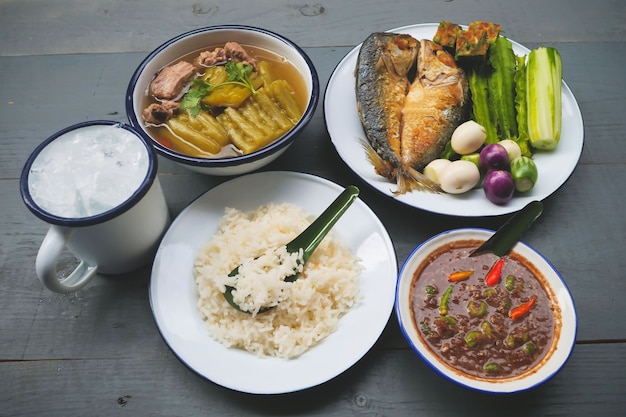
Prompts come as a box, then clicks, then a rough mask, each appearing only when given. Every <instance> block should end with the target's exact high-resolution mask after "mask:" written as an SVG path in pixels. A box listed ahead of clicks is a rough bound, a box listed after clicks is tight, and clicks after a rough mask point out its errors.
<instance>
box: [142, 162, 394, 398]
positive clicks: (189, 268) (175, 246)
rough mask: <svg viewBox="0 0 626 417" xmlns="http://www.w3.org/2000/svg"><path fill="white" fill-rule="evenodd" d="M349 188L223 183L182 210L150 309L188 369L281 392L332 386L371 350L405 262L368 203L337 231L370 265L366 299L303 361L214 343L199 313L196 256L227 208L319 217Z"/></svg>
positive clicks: (244, 179)
mask: <svg viewBox="0 0 626 417" xmlns="http://www.w3.org/2000/svg"><path fill="white" fill-rule="evenodd" d="M341 191H343V187H341V186H339V185H337V184H335V183H332V182H330V181H328V180H325V179H322V178H319V177H315V176H313V175H308V174H302V173H294V172H262V173H255V174H250V175H245V176H241V177H238V178H235V179H232V180H229V181H227V182H225V183H222V184H221V185H218V186H216V187H215V188H212V189H211V190H209V191H207V192H206V193H205V194H203V195H202V196H201V197H199V198H198V199H197V200H195V201H194V202H193V203H191V204H190V205H189V206H188V207H187V208H185V209H184V210H183V211H182V212H181V213H180V215H179V216H178V217H177V218H176V219H175V220H174V222H173V223H172V225H171V227H170V228H169V230H168V231H167V233H166V234H165V236H164V237H163V240H162V242H161V245H160V247H159V250H158V252H157V254H156V258H155V261H154V265H153V269H152V276H151V281H150V304H151V307H152V312H153V315H154V318H155V321H156V324H157V327H158V329H159V331H160V332H161V335H162V336H163V338H164V340H165V342H166V343H167V344H168V346H169V347H170V348H171V349H172V351H173V352H174V353H175V354H176V356H177V357H178V358H179V359H180V360H181V361H182V362H183V363H184V364H186V365H187V366H188V367H189V368H191V369H192V370H193V371H195V372H197V373H198V374H199V375H201V376H203V377H205V378H207V379H209V380H211V381H213V382H215V383H216V384H219V385H222V386H224V387H227V388H230V389H233V390H237V391H241V392H247V393H253V394H280V393H286V392H293V391H298V390H302V389H305V388H309V387H312V386H315V385H319V384H321V383H323V382H326V381H328V380H329V379H332V378H334V377H335V376H337V375H339V374H340V373H342V372H343V371H345V370H346V369H348V368H350V367H351V366H352V365H354V364H355V363H356V362H357V361H358V360H359V359H360V358H361V357H363V355H365V353H367V352H368V351H369V349H370V348H371V347H372V346H373V345H374V343H375V342H376V341H377V340H378V338H379V336H380V334H381V333H382V331H383V329H384V328H385V326H386V324H387V322H388V321H389V317H390V316H391V312H392V310H393V304H394V297H395V286H396V279H397V275H398V264H397V259H396V255H395V251H394V248H393V245H392V242H391V238H390V237H389V234H388V233H387V231H386V230H385V228H384V226H383V224H382V223H381V222H380V220H379V219H378V218H377V217H376V215H375V214H374V212H372V210H371V209H370V208H369V207H368V206H367V205H366V204H365V203H364V202H363V201H362V200H361V199H357V200H355V201H354V203H353V204H352V206H350V208H349V209H348V211H347V212H346V214H345V215H344V216H343V217H342V218H341V219H339V221H338V222H337V224H336V225H335V226H334V228H333V233H336V234H337V236H338V237H339V238H340V239H342V240H343V241H344V242H346V243H347V244H348V245H349V246H350V248H351V250H352V253H354V254H356V255H357V256H358V257H359V258H361V260H362V261H361V263H362V265H363V267H364V271H363V273H362V274H361V276H360V277H359V285H360V291H361V296H362V298H363V299H362V302H361V303H360V304H358V305H356V306H354V307H353V308H352V309H351V310H350V311H349V312H348V313H347V314H346V315H345V316H344V317H343V318H342V319H341V321H340V323H339V327H338V329H337V330H336V331H335V332H334V333H333V334H331V335H329V336H328V337H327V338H326V339H325V340H323V341H322V342H321V343H319V344H318V345H316V346H314V347H312V348H311V349H309V350H308V351H307V352H305V353H304V354H303V355H301V356H300V357H298V358H296V359H291V360H287V359H281V358H269V357H266V358H259V357H257V356H256V355H254V354H252V353H248V352H246V351H242V350H239V349H229V348H226V347H225V346H224V345H222V344H220V343H219V342H217V341H215V340H214V339H212V338H211V336H210V335H209V333H208V330H207V328H206V327H205V323H204V322H203V320H202V319H201V318H200V314H199V312H198V310H197V308H196V303H197V300H198V293H197V289H196V283H195V280H194V277H193V263H194V259H195V257H196V254H197V253H198V251H199V250H200V248H201V247H202V246H203V245H204V243H206V242H207V241H208V240H210V239H211V237H212V236H213V235H214V234H215V233H216V232H217V226H218V223H219V221H220V220H221V218H222V217H223V216H224V209H225V208H226V207H233V208H236V209H239V210H242V211H251V210H254V209H256V208H258V207H259V206H261V205H263V204H268V203H271V202H273V203H291V204H295V205H298V206H299V207H301V208H303V209H304V210H306V211H308V212H309V213H311V214H314V215H316V216H317V215H318V214H320V213H321V212H322V211H323V210H324V209H325V208H326V207H327V206H328V205H329V204H330V203H331V202H332V201H333V200H334V199H335V197H337V196H338V195H339V194H340V193H341Z"/></svg>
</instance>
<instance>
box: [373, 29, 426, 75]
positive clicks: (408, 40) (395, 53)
mask: <svg viewBox="0 0 626 417" xmlns="http://www.w3.org/2000/svg"><path fill="white" fill-rule="evenodd" d="M377 43H378V47H379V48H380V51H381V55H380V60H379V62H378V65H382V66H384V67H385V70H386V71H387V72H388V73H389V74H393V75H396V76H398V77H406V76H407V74H408V73H409V71H410V70H411V69H412V68H413V66H414V65H415V61H416V57H417V54H418V51H419V47H420V43H419V41H418V40H417V39H415V38H413V37H412V36H410V35H398V34H393V36H380V37H379V38H377Z"/></svg>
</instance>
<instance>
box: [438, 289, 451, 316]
mask: <svg viewBox="0 0 626 417" xmlns="http://www.w3.org/2000/svg"><path fill="white" fill-rule="evenodd" d="M451 295H452V285H450V286H449V287H448V288H446V290H445V291H444V292H443V295H442V296H441V302H440V303H439V313H441V315H442V316H445V315H446V314H448V311H449V310H448V303H449V302H450V296H451Z"/></svg>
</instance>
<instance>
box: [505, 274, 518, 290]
mask: <svg viewBox="0 0 626 417" xmlns="http://www.w3.org/2000/svg"><path fill="white" fill-rule="evenodd" d="M504 286H505V287H506V289H507V290H509V291H513V289H514V288H515V277H514V276H513V275H509V276H508V277H506V279H505V280H504Z"/></svg>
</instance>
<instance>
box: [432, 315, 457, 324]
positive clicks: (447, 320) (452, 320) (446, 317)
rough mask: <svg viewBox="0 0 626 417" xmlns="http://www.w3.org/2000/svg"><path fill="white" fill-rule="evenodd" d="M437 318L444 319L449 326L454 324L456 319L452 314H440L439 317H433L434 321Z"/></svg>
mask: <svg viewBox="0 0 626 417" xmlns="http://www.w3.org/2000/svg"><path fill="white" fill-rule="evenodd" d="M437 320H441V321H445V322H446V323H448V324H449V325H450V326H456V319H455V318H454V317H452V316H441V317H437V318H436V319H435V321H437Z"/></svg>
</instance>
